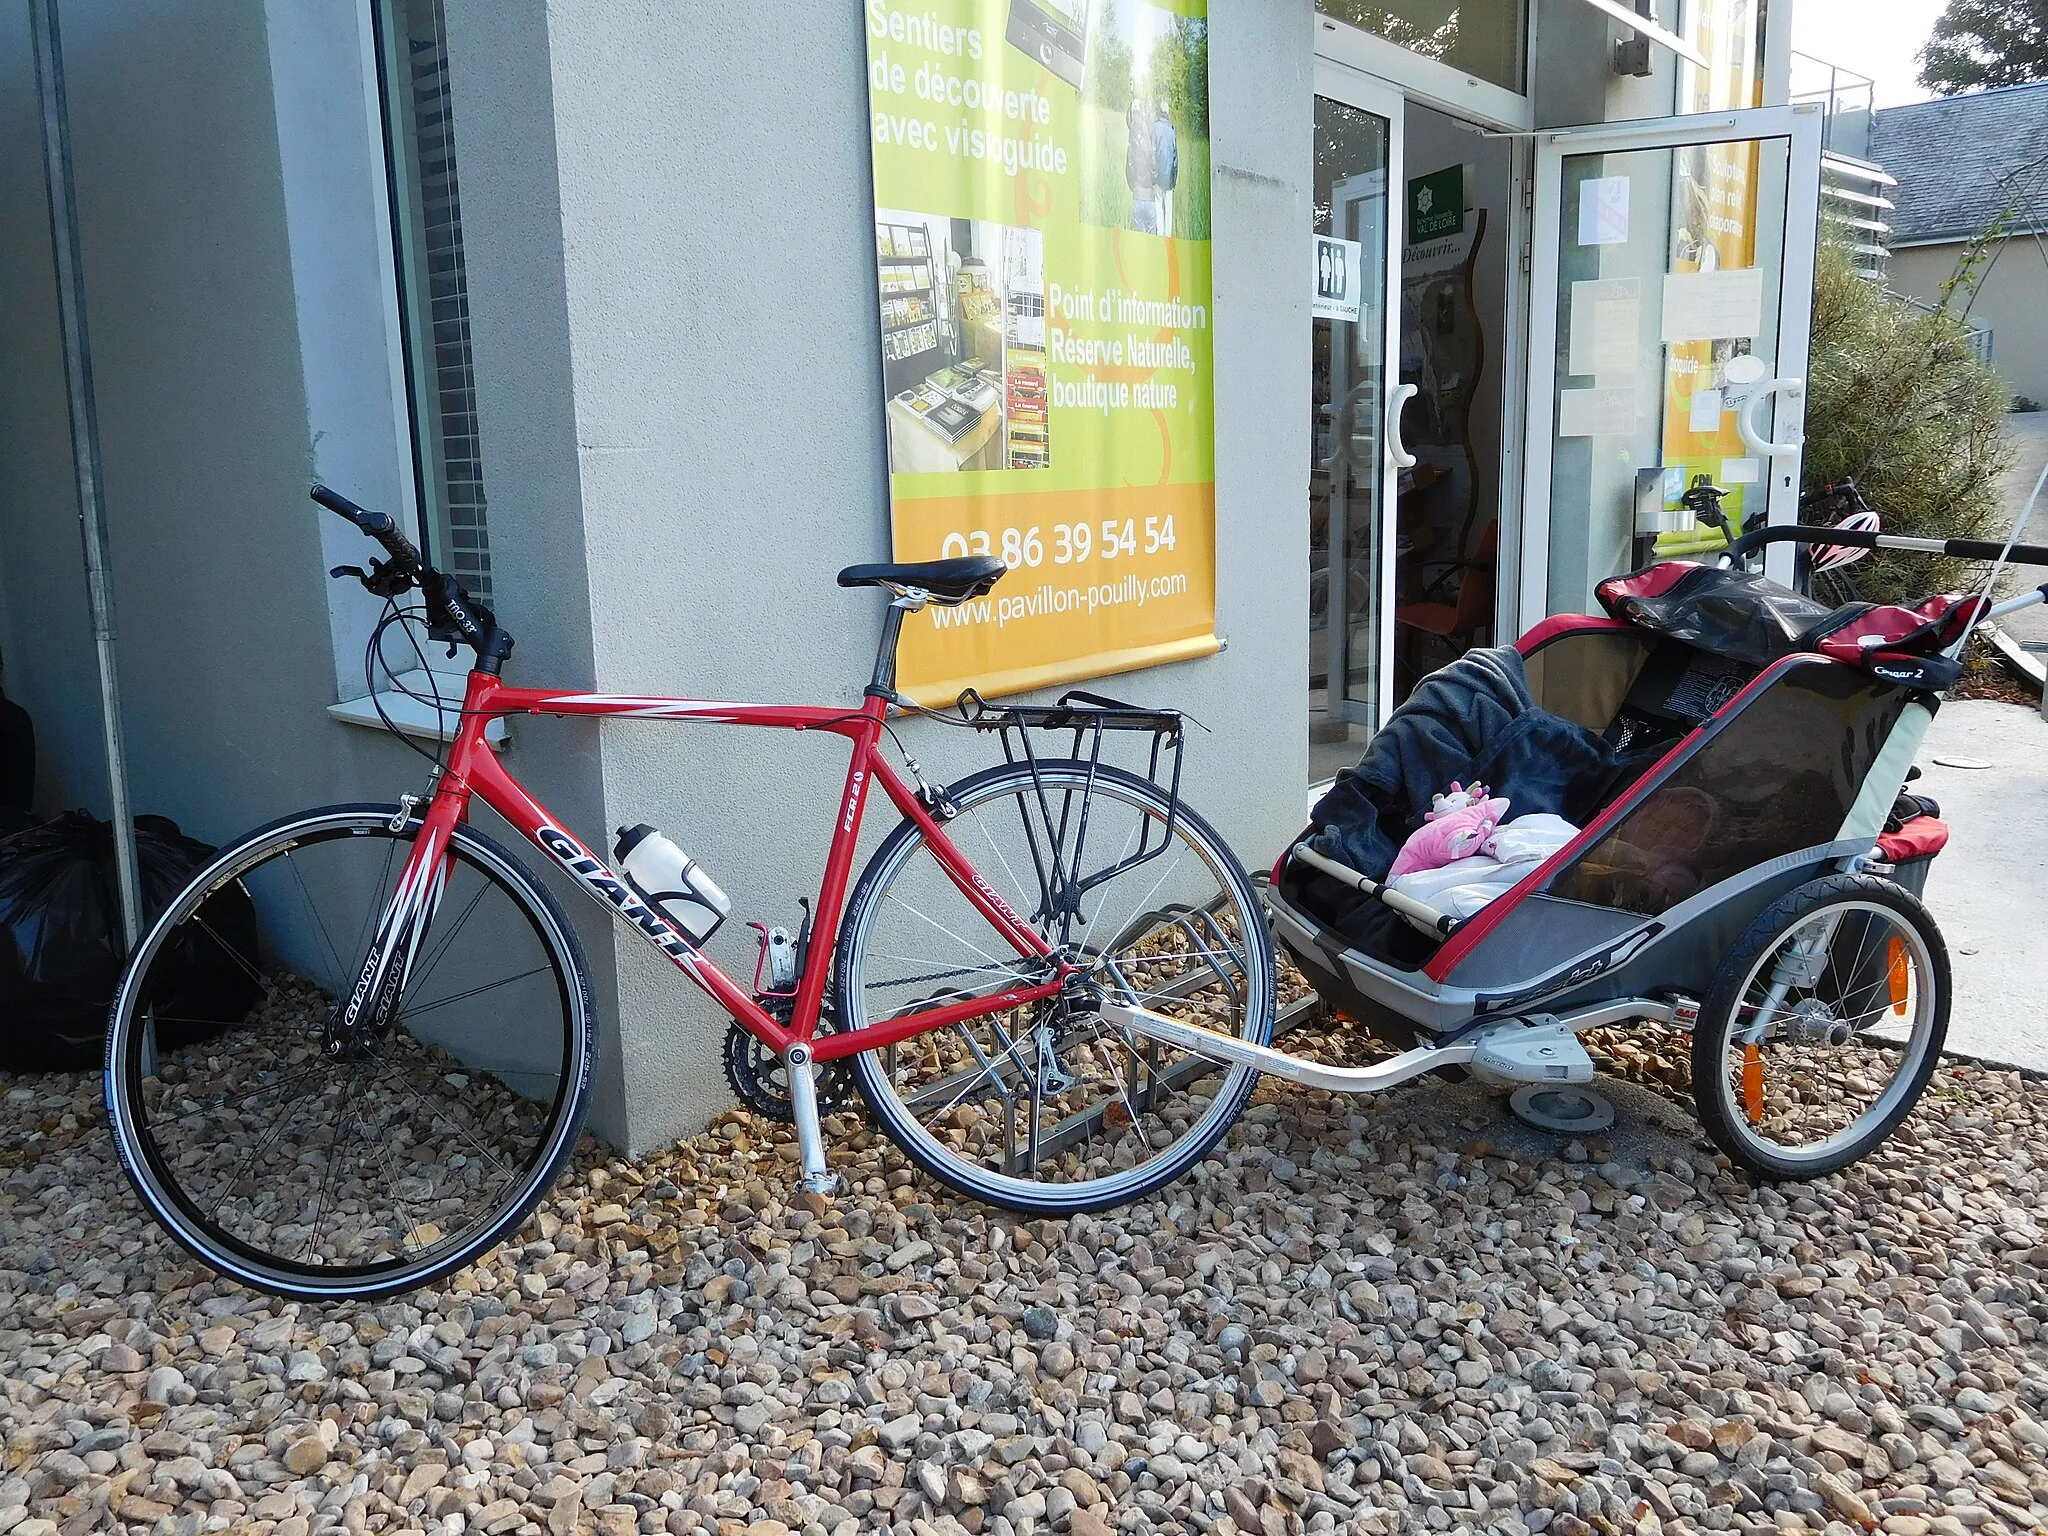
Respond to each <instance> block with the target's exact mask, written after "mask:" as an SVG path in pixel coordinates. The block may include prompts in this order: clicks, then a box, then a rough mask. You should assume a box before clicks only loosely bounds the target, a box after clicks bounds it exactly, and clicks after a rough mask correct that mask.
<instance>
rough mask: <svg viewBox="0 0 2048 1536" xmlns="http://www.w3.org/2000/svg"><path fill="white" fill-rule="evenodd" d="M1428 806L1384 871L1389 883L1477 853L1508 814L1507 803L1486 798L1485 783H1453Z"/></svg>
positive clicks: (1432, 797) (1432, 799) (1431, 798)
mask: <svg viewBox="0 0 2048 1536" xmlns="http://www.w3.org/2000/svg"><path fill="white" fill-rule="evenodd" d="M1430 807H1431V808H1430V810H1429V813H1428V814H1427V815H1426V816H1424V817H1423V819H1422V825H1421V826H1419V827H1417V828H1416V829H1415V830H1414V832H1412V833H1411V834H1409V837H1408V841H1407V842H1405V843H1403V844H1402V845H1401V851H1400V853H1399V854H1398V855H1396V857H1395V859H1394V866H1393V868H1391V869H1389V870H1388V871H1387V878H1388V879H1389V880H1392V879H1395V878H1396V877H1398V876H1400V875H1407V874H1413V873H1414V872H1415V871H1416V870H1418V869H1441V868H1443V867H1444V865H1446V864H1448V863H1450V862H1451V861H1452V860H1453V859H1462V858H1465V857H1467V856H1469V855H1471V854H1475V853H1477V852H1479V851H1480V849H1482V848H1483V847H1485V846H1486V843H1487V840H1488V839H1489V838H1491V837H1492V836H1493V829H1494V828H1495V827H1497V826H1499V825H1500V824H1501V822H1503V821H1505V820H1506V819H1507V814H1508V802H1507V801H1506V800H1495V799H1491V798H1489V797H1488V795H1487V793H1486V786H1485V785H1484V784H1474V785H1473V786H1472V787H1471V788H1470V789H1467V788H1465V786H1464V785H1462V784H1457V783H1453V784H1452V785H1451V790H1450V793H1449V794H1445V795H1433V796H1431V797H1430Z"/></svg>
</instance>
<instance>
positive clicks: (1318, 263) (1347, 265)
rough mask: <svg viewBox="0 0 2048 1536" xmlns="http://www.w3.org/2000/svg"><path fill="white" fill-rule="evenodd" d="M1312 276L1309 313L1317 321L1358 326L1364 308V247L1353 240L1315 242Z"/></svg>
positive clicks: (1323, 238) (1327, 237) (1327, 238)
mask: <svg viewBox="0 0 2048 1536" xmlns="http://www.w3.org/2000/svg"><path fill="white" fill-rule="evenodd" d="M1315 246H1316V249H1315V276H1314V279H1313V281H1312V283H1311V285H1310V290H1309V313H1310V314H1311V315H1314V316H1315V317H1316V318H1317V319H1318V320H1348V321H1350V322H1351V324H1353V325H1356V324H1358V316H1359V313H1360V312H1361V311H1362V310H1363V308H1364V306H1365V247H1364V246H1363V245H1361V244H1360V243H1359V242H1358V241H1356V240H1338V239H1335V238H1334V237H1332V236H1330V235H1317V236H1316V239H1315Z"/></svg>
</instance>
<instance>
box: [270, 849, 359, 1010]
mask: <svg viewBox="0 0 2048 1536" xmlns="http://www.w3.org/2000/svg"><path fill="white" fill-rule="evenodd" d="M295 852H296V850H294V849H287V850H286V851H285V855H284V867H285V868H286V869H287V870H288V871H290V873H291V877H292V878H293V879H294V880H296V881H297V882H298V883H299V894H300V895H301V896H302V897H304V898H305V902H306V912H307V915H309V916H310V917H311V918H312V919H313V926H314V927H316V928H317V929H319V930H320V938H321V941H322V942H323V943H324V944H326V946H327V953H328V956H329V957H330V958H331V959H332V960H333V961H334V984H333V985H332V986H331V987H330V988H329V989H328V990H329V991H331V992H332V993H333V994H334V995H335V996H336V997H340V996H342V995H343V994H344V993H345V992H346V990H347V987H348V978H349V974H350V971H351V967H349V966H346V965H343V964H342V963H341V951H339V950H338V949H336V948H335V947H334V938H333V935H331V934H329V933H328V931H327V920H326V919H325V918H324V917H322V916H321V915H320V908H319V907H318V906H317V905H315V904H314V901H313V893H312V891H311V890H309V889H308V888H307V886H306V877H305V876H304V875H303V874H302V873H300V871H299V866H298V863H297V861H296V860H295V859H294V858H293V854H294V853H295Z"/></svg>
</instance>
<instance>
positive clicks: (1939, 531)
mask: <svg viewBox="0 0 2048 1536" xmlns="http://www.w3.org/2000/svg"><path fill="white" fill-rule="evenodd" d="M2008 399H2009V397H2008V395H2007V393H2006V387H2005V385H2004V384H2003V383H2002V382H2001V381H2000V379H1999V377H1998V375H1997V374H1995V373H1993V372H1992V371H1991V370H1990V369H1989V368H1987V367H1985V366H1984V364H1983V363H1982V362H1980V361H1979V360H1978V358H1977V356H1976V354H1975V353H1973V352H1972V351H1971V350H1970V348H1969V345H1968V342H1967V340H1966V338H1965V336H1964V332H1963V327H1962V325H1961V324H1960V322H1958V321H1957V320H1956V318H1955V317H1954V316H1953V315H1950V314H1948V313H1946V312H1935V313H1929V312H1927V311H1925V310H1921V309H1917V308H1915V307H1914V306H1913V305H1911V304H1907V303H1905V302H1904V301H1902V300H1900V299H1897V298H1894V297H1892V296H1891V295H1889V294H1887V293H1885V292H1883V291H1882V290H1880V289H1879V288H1877V287H1876V286H1875V285H1873V284H1871V283H1869V282H1866V281H1865V280H1864V279H1862V278H1860V277H1858V276H1857V275H1856V274H1855V272H1854V271H1853V270H1852V269H1851V268H1850V265H1849V259H1848V256H1847V255H1846V254H1845V253H1844V252H1843V251H1842V250H1841V249H1840V248H1838V247H1836V246H1833V245H1830V244H1828V243H1826V242H1823V244H1822V246H1821V251H1820V260H1819V263H1818V266H1817V268H1816V271H1815V274H1814V292H1813V361H1812V367H1811V370H1810V372H1809V376H1808V389H1807V406H1806V456H1805V482H1806V489H1807V490H1809V491H1811V490H1815V489H1818V488H1819V487H1821V486H1823V485H1828V484H1833V483H1838V482H1840V481H1842V480H1848V479H1853V480H1854V481H1855V482H1856V485H1857V488H1858V489H1859V490H1861V491H1862V492H1863V495H1864V499H1865V500H1867V501H1868V502H1869V503H1870V504H1871V505H1872V506H1873V507H1875V508H1877V510H1878V512H1879V514H1880V516H1881V517H1882V518H1883V520H1884V530H1885V532H1887V533H1903V534H1911V535H1913V536H1915V537H1919V538H1945V539H1957V538H1963V539H1986V538H1999V537H2003V535H2004V534H2005V532H2006V526H2005V516H2004V504H2003V502H2002V501H2001V499H2000V497H1999V490H1998V477H1999V475H2000V474H2001V473H2002V472H2003V471H2004V469H2005V467H2006V464H2007V460H2008V449H2007V447H2006V444H2005V442H2004V440H2003V439H2002V438H2001V437H2000V435H1999V427H2000V424H2001V422H2002V421H2003V420H2004V417H2005V412H2006V406H2007V404H2008ZM1825 515H1826V514H1825V513H1818V514H1817V513H1815V512H1809V513H1808V514H1807V517H1806V519H1805V520H1807V521H1815V520H1817V517H1818V516H1825ZM1972 569H1973V567H1972V566H1971V565H1970V563H1969V562H1966V561H1961V560H1930V559H1929V558H1928V557H1927V556H1925V555H1904V554H1887V553H1885V552H1883V551H1873V552H1872V553H1871V554H1870V555H1869V556H1868V557H1867V558H1866V559H1864V560H1862V561H1861V562H1859V563H1858V564H1856V565H1853V566H1850V567H1848V568H1847V570H1845V571H1844V572H1843V573H1842V575H1843V577H1844V578H1845V580H1846V584H1847V585H1848V586H1849V587H1850V588H1851V589H1852V591H1853V595H1854V596H1857V597H1860V598H1863V599H1865V600H1867V601H1870V602H1878V603H1889V602H1897V601H1899V600H1901V599H1912V600H1917V599H1919V598H1921V597H1924V596H1926V595H1927V594H1928V593H1930V592H1939V591H1952V590H1959V589H1961V588H1964V587H1966V586H1967V585H1968V584H1969V578H1970V575H1971V572H1972Z"/></svg>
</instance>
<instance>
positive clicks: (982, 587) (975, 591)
mask: <svg viewBox="0 0 2048 1536" xmlns="http://www.w3.org/2000/svg"><path fill="white" fill-rule="evenodd" d="M1008 569H1009V567H1008V566H1006V565H1004V564H1003V562H1002V559H1001V557H999V556H996V555H962V556H961V557H960V558H959V559H957V560H922V561H913V562H911V563H909V564H906V565H849V566H848V567H847V568H846V569H845V570H843V571H841V572H840V573H839V585H841V586H842V587H888V588H889V589H890V590H892V591H897V592H900V591H902V590H904V589H905V588H908V587H915V588H917V589H918V590H919V591H922V592H929V593H930V594H931V599H932V601H933V602H935V603H944V604H946V605H947V606H948V607H951V606H954V605H956V604H959V603H964V602H966V601H967V600H968V599H969V598H970V597H980V596H981V595H982V593H984V592H986V591H988V589H989V588H990V587H993V586H994V585H995V584H996V583H997V582H999V581H1001V580H1002V579H1003V573H1004V572H1006V571H1007V570H1008Z"/></svg>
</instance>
